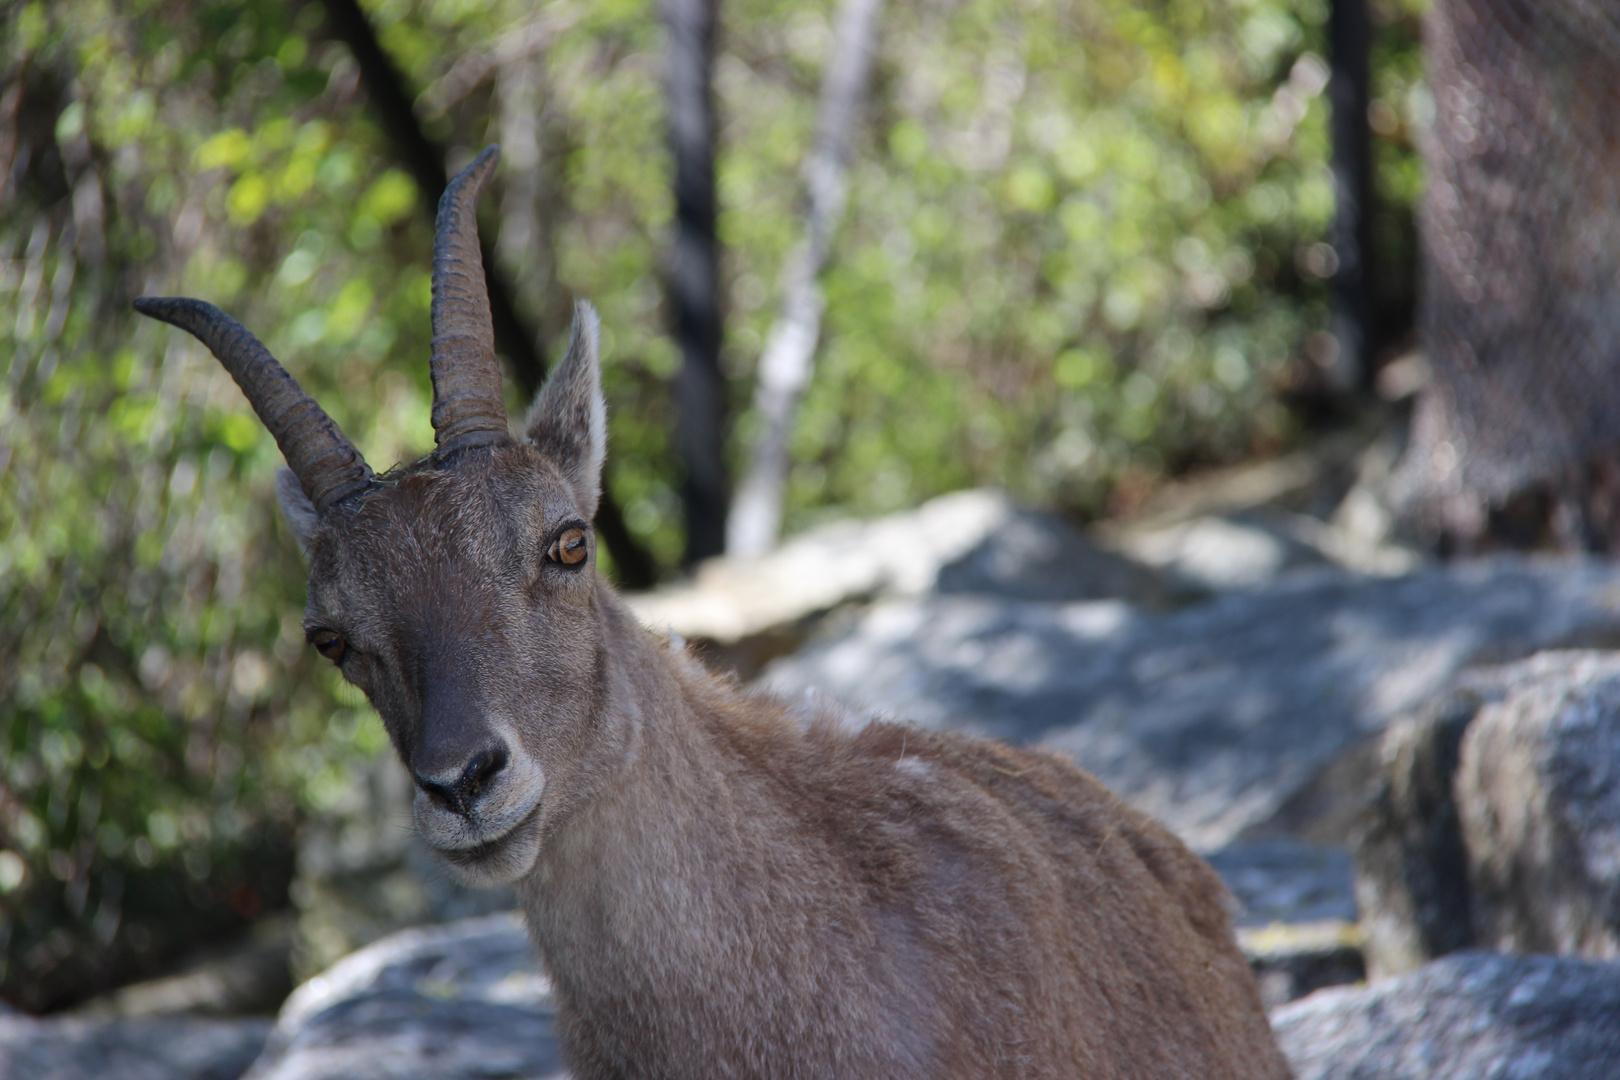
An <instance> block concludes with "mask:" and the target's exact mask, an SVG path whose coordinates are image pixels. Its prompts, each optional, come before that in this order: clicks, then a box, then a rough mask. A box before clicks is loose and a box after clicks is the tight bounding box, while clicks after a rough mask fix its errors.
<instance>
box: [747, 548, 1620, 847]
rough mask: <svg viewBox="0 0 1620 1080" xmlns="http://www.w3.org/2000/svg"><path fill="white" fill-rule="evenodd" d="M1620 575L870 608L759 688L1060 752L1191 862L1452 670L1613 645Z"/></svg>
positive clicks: (1548, 565) (1319, 581)
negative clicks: (832, 699) (1147, 818)
mask: <svg viewBox="0 0 1620 1080" xmlns="http://www.w3.org/2000/svg"><path fill="white" fill-rule="evenodd" d="M1617 609H1620V569H1616V568H1615V567H1612V566H1609V565H1606V564H1602V563H1598V562H1595V561H1568V562H1551V561H1527V560H1519V559H1507V558H1503V559H1495V560H1489V561H1483V562H1478V563H1469V564H1463V565H1452V566H1444V567H1435V568H1431V569H1426V570H1421V571H1418V572H1416V573H1413V574H1410V575H1407V576H1404V577H1398V578H1379V577H1367V576H1361V575H1356V574H1350V573H1345V572H1341V571H1301V572H1299V573H1297V574H1295V575H1293V576H1291V577H1289V578H1287V579H1285V580H1282V581H1279V582H1278V583H1276V584H1274V585H1272V586H1270V587H1268V588H1264V589H1259V590H1256V591H1254V592H1248V593H1232V594H1228V595H1226V596H1223V597H1222V598H1220V599H1218V600H1216V601H1213V602H1211V603H1208V604H1205V605H1202V606H1199V607H1194V608H1189V609H1186V610H1182V611H1177V612H1172V613H1170V614H1164V615H1149V614H1144V613H1142V612H1140V611H1139V610H1137V609H1135V608H1133V607H1131V606H1129V605H1126V604H1123V603H1119V602H1106V601H1104V602H1091V603H1069V604H1042V603H1031V602H1020V601H1006V600H996V599H990V598H984V597H944V596H941V597H924V598H918V599H901V600H891V601H886V602H882V603H879V604H877V605H874V607H873V608H872V609H871V611H870V612H868V613H867V614H865V615H864V616H863V617H861V618H860V619H859V620H858V621H857V622H856V623H855V624H854V625H853V626H852V627H850V628H849V629H848V630H846V631H845V632H843V633H841V634H838V635H835V636H833V637H831V638H829V639H827V640H825V641H822V642H820V643H818V644H815V645H812V646H810V647H808V648H806V649H805V650H804V651H803V652H801V653H800V654H798V655H796V656H794V657H792V658H789V659H785V660H779V661H777V662H776V663H774V664H772V665H771V666H770V667H769V668H768V669H767V671H766V672H765V674H764V676H763V677H762V682H763V683H764V684H765V685H768V686H770V687H773V688H775V689H777V690H779V691H782V692H785V693H789V694H791V693H796V692H802V691H807V690H810V689H818V690H820V691H823V692H826V693H829V694H831V695H833V696H836V697H840V698H843V699H845V700H848V701H850V702H853V703H856V704H858V705H865V706H871V707H875V708H877V709H880V710H883V711H886V712H889V713H892V714H894V715H896V716H898V717H900V718H903V719H908V720H912V721H915V722H918V723H921V724H924V725H927V726H938V727H952V728H960V729H966V730H969V731H974V732H978V733H981V734H985V735H990V736H994V737H998V738H1002V739H1006V740H1008V741H1010V742H1014V743H1036V742H1040V743H1045V744H1047V745H1049V746H1051V747H1054V748H1056V749H1058V750H1062V751H1066V752H1068V753H1070V754H1072V755H1073V756H1074V758H1075V759H1076V760H1077V761H1078V762H1079V763H1080V764H1081V765H1082V766H1084V767H1085V768H1087V769H1090V770H1091V771H1092V772H1094V773H1095V774H1097V775H1098V776H1099V777H1100V778H1101V779H1102V780H1103V781H1104V782H1105V783H1107V784H1108V785H1109V786H1110V787H1112V788H1113V789H1114V790H1115V791H1117V792H1119V793H1120V794H1121V795H1122V796H1124V797H1125V798H1126V799H1127V800H1128V801H1130V802H1131V803H1133V804H1134V805H1136V806H1138V807H1140V808H1142V809H1144V810H1146V811H1148V812H1149V813H1152V814H1154V815H1155V816H1157V817H1159V818H1160V819H1161V820H1163V821H1165V822H1166V823H1167V824H1168V825H1169V826H1170V827H1171V828H1172V829H1174V830H1175V831H1176V832H1177V833H1179V834H1180V835H1181V836H1182V837H1183V838H1184V839H1186V840H1188V841H1189V842H1191V843H1192V845H1193V846H1194V847H1196V848H1199V849H1201V850H1206V851H1210V850H1216V849H1219V848H1221V847H1224V846H1225V845H1226V844H1228V843H1230V842H1231V841H1232V840H1234V839H1236V838H1237V837H1238V836H1239V835H1240V834H1242V833H1243V832H1244V831H1245V830H1248V829H1253V828H1256V827H1259V826H1262V825H1264V824H1265V823H1266V822H1267V821H1268V820H1269V819H1271V818H1272V817H1273V816H1274V815H1276V814H1277V813H1278V812H1279V810H1280V809H1281V808H1282V807H1283V806H1284V805H1285V804H1286V803H1287V802H1288V800H1289V799H1290V798H1292V797H1294V796H1296V795H1298V794H1299V793H1300V792H1302V791H1304V790H1305V789H1307V788H1308V786H1309V785H1311V784H1312V783H1313V782H1314V780H1315V779H1316V778H1317V777H1318V776H1319V775H1321V774H1322V772H1323V771H1324V770H1326V769H1328V768H1329V767H1330V766H1331V765H1332V764H1333V762H1334V761H1335V760H1336V759H1337V758H1338V757H1339V756H1340V755H1342V754H1343V753H1345V752H1346V751H1347V750H1349V749H1350V748H1352V747H1355V746H1357V745H1358V744H1360V743H1362V742H1364V741H1365V739H1366V738H1367V737H1368V736H1370V735H1373V734H1376V733H1378V732H1381V731H1382V730H1383V729H1384V727H1386V726H1387V725H1388V724H1389V722H1390V721H1391V720H1392V719H1393V718H1395V717H1397V716H1399V715H1401V714H1402V713H1404V712H1406V711H1409V710H1411V709H1413V708H1415V707H1416V706H1417V705H1418V704H1419V703H1421V702H1422V701H1423V700H1424V699H1426V698H1428V697H1430V696H1431V695H1433V694H1435V693H1437V692H1438V691H1440V690H1441V689H1442V688H1443V687H1445V686H1446V685H1448V684H1449V683H1450V681H1451V680H1452V679H1453V677H1454V676H1455V675H1456V673H1457V672H1458V671H1459V670H1460V669H1461V668H1463V667H1464V666H1466V665H1470V664H1477V663H1481V662H1486V661H1499V660H1507V659H1512V658H1516V657H1520V656H1524V655H1526V654H1528V653H1531V652H1534V651H1536V650H1537V649H1541V648H1547V647H1550V646H1557V645H1572V644H1607V643H1612V642H1615V641H1620V610H1617Z"/></svg>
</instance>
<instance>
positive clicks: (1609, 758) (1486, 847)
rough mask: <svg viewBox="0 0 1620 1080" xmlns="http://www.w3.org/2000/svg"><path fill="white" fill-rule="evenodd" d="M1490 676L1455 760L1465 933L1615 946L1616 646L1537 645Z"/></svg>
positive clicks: (1548, 948)
mask: <svg viewBox="0 0 1620 1080" xmlns="http://www.w3.org/2000/svg"><path fill="white" fill-rule="evenodd" d="M1498 675H1499V677H1500V678H1501V680H1502V682H1503V684H1504V685H1505V686H1507V687H1508V688H1509V689H1508V691H1507V692H1506V694H1505V695H1504V696H1503V697H1502V699H1501V700H1500V701H1496V702H1493V703H1488V704H1486V705H1484V707H1483V708H1481V709H1480V710H1479V714H1478V715H1477V716H1476V717H1474V720H1473V722H1472V723H1471V724H1469V725H1468V730H1467V732H1466V734H1465V735H1464V736H1463V740H1462V752H1461V759H1460V761H1459V764H1458V768H1457V780H1456V797H1457V805H1458V809H1459V813H1460V816H1461V819H1462V833H1463V841H1464V846H1465V848H1466V850H1467V853H1468V877H1469V885H1470V889H1471V892H1472V908H1473V916H1474V931H1475V935H1476V939H1477V940H1478V942H1479V944H1480V945H1482V946H1488V947H1491V948H1498V949H1505V950H1511V951H1519V952H1549V953H1558V954H1563V955H1582V956H1591V957H1604V958H1613V957H1616V956H1620V655H1617V654H1614V653H1595V652H1553V653H1544V654H1542V655H1540V656H1536V657H1532V658H1531V659H1529V660H1527V661H1525V662H1523V663H1521V664H1515V665H1513V666H1511V667H1508V668H1504V669H1502V670H1501V671H1500V672H1499V673H1498ZM1617 1071H1620V1064H1617Z"/></svg>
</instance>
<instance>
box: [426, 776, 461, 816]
mask: <svg viewBox="0 0 1620 1080" xmlns="http://www.w3.org/2000/svg"><path fill="white" fill-rule="evenodd" d="M416 786H417V787H419V788H421V789H422V790H423V791H425V792H427V794H428V797H429V798H431V799H432V800H433V801H434V802H436V803H438V804H439V805H441V806H443V807H445V808H446V809H447V810H453V811H455V812H456V813H458V814H465V813H466V812H467V808H466V806H465V805H464V804H463V802H462V799H461V796H460V795H458V794H456V792H455V790H454V789H453V788H451V787H448V786H447V785H445V784H435V783H434V782H433V781H431V780H424V779H422V778H421V777H420V776H418V777H416Z"/></svg>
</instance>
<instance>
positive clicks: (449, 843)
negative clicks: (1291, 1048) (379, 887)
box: [307, 357, 1287, 1080]
mask: <svg viewBox="0 0 1620 1080" xmlns="http://www.w3.org/2000/svg"><path fill="white" fill-rule="evenodd" d="M593 359H594V357H593ZM559 377H563V378H567V377H578V378H586V377H587V376H585V375H578V374H576V375H573V376H570V375H569V374H568V373H566V372H565V373H563V374H561V375H560V376H559ZM588 377H589V379H590V380H591V381H592V384H593V386H594V380H595V377H596V376H595V369H594V363H593V364H591V365H590V370H589V374H588ZM559 396H565V395H559ZM542 404H543V402H542ZM576 404H577V402H576ZM537 411H539V412H540V415H538V416H537V417H536V418H535V419H534V421H533V423H534V424H535V425H536V426H538V427H541V428H545V427H546V426H547V425H550V426H551V427H556V426H558V425H562V426H568V425H569V424H570V423H578V424H584V423H588V422H589V421H588V418H584V413H583V412H581V410H578V409H574V410H573V412H574V413H576V414H578V416H577V417H576V419H575V420H574V421H568V420H566V419H563V420H559V419H558V418H557V417H556V416H550V417H548V416H547V415H546V414H545V412H544V410H537ZM531 434H533V431H532V429H531ZM550 434H551V436H553V437H551V438H550V439H549V440H544V439H530V440H528V441H525V442H522V443H518V444H515V445H509V446H502V447H494V448H487V449H480V450H475V451H468V452H465V453H462V454H459V455H456V456H455V457H454V458H452V459H451V460H449V461H446V462H435V461H432V460H429V461H425V462H423V463H421V464H419V465H418V466H414V467H412V468H411V469H408V470H404V471H403V472H401V473H399V474H398V475H395V476H393V477H392V478H390V479H389V482H388V483H387V484H386V485H385V486H383V487H381V488H379V489H377V490H375V491H373V492H372V493H370V494H368V495H367V496H365V497H364V498H363V499H361V500H358V501H357V502H356V503H354V504H352V505H349V506H347V507H345V508H344V509H343V510H342V511H341V512H339V513H333V514H329V515H327V517H326V518H325V519H323V520H322V521H321V523H320V525H319V528H318V530H317V531H316V532H315V534H314V535H313V536H312V537H311V538H310V540H309V551H310V556H311V575H310V598H309V609H308V616H307V621H308V624H309V626H310V628H311V630H312V631H314V630H317V629H322V628H325V629H329V630H333V631H337V632H339V633H341V634H342V635H343V636H344V638H345V639H346V640H347V642H348V652H347V654H346V655H345V657H344V659H343V663H342V668H343V673H344V675H345V676H346V677H347V678H349V679H350V680H351V681H353V682H355V683H356V684H357V685H359V686H360V687H361V688H362V689H364V690H365V691H366V692H367V694H368V695H369V696H370V698H371V700H372V701H373V702H374V703H375V704H376V706H377V708H378V710H379V712H381V714H382V716H383V718H384V721H385V723H386V724H387V726H388V729H389V732H390V735H391V736H392V738H393V740H394V742H395V745H396V747H397V748H398V749H399V751H400V754H401V757H402V759H403V760H405V762H406V763H407V765H408V766H409V767H410V768H412V770H413V772H415V773H416V774H417V775H418V777H419V784H420V783H421V782H422V779H423V778H424V777H425V778H426V779H428V780H430V781H431V780H432V776H430V775H428V773H431V771H432V769H435V768H436V769H439V773H438V774H434V775H440V774H442V775H443V776H445V777H449V776H451V775H452V774H453V773H454V772H455V770H456V769H458V768H460V765H459V763H460V762H462V761H464V760H466V759H467V757H468V756H469V755H470V754H471V753H472V752H473V750H475V749H476V748H477V747H479V746H486V745H489V744H490V741H491V740H492V739H494V740H497V741H501V742H502V744H503V745H505V746H507V747H508V748H509V749H510V763H509V764H508V765H507V766H506V767H505V768H503V769H501V770H500V771H499V772H498V773H496V774H494V776H493V778H492V779H490V780H489V782H488V783H487V785H485V786H484V787H483V788H481V789H480V791H479V793H478V795H477V796H476V801H475V802H474V804H473V808H472V809H471V810H467V811H465V812H452V810H450V809H447V808H446V805H444V804H443V801H442V800H437V801H436V800H435V799H434V798H433V797H431V796H430V794H429V791H428V789H430V788H431V787H432V784H431V783H429V784H428V787H427V788H424V789H423V790H422V791H421V793H419V795H418V797H417V818H418V823H419V825H420V826H421V828H422V832H423V835H424V837H425V838H426V839H427V840H428V841H429V842H430V843H431V844H433V845H434V846H435V847H437V848H439V849H440V850H441V852H442V853H443V854H444V855H445V857H446V859H447V860H448V861H449V863H450V865H451V866H452V867H454V868H456V869H457V870H458V871H459V873H460V874H461V875H462V876H463V877H465V878H466V879H467V880H469V881H474V882H487V881H496V880H509V881H514V882H515V883H516V887H517V889H518V891H519V895H520V897H521V898H522V902H523V906H524V909H525V911H526V913H527V916H528V921H529V926H530V931H531V934H532V936H533V939H534V941H535V944H536V945H537V947H538V949H539V952H540V955H541V957H542V959H543V961H544V964H545V967H546V969H547V970H548V971H549V972H550V974H551V977H552V979H553V981H554V983H555V987H556V992H557V996H558V1000H559V1003H560V1010H561V1011H560V1017H561V1034H562V1037H563V1040H564V1044H565V1046H566V1048H567V1050H568V1052H569V1054H570V1057H571V1062H572V1066H573V1069H574V1072H575V1075H576V1076H578V1077H580V1078H581V1080H607V1078H619V1080H631V1078H641V1077H645V1078H649V1080H651V1078H660V1080H675V1078H686V1077H690V1078H694V1080H695V1078H718V1077H761V1078H790V1077H806V1078H809V1077H817V1078H821V1077H870V1078H873V1080H897V1078H903V1077H929V1078H944V1077H1075V1078H1091V1080H1103V1078H1109V1080H1112V1078H1123V1077H1141V1078H1168V1077H1186V1078H1199V1080H1214V1078H1223V1077H1229V1078H1233V1080H1237V1078H1243V1080H1249V1078H1270V1077H1285V1076H1287V1068H1286V1066H1285V1064H1284V1063H1283V1060H1282V1058H1281V1057H1280V1055H1279V1053H1278V1051H1277V1049H1276V1046H1275V1044H1274V1043H1273V1041H1272V1037H1271V1032H1270V1029H1269V1027H1268V1025H1267V1021H1266V1017H1265V1014H1264V1012H1263V1010H1262V1008H1261V1005H1260V1001H1259V999H1258V995H1257V994H1256V991H1255V987H1254V983H1253V981H1252V979H1251V977H1250V974H1249V970H1248V967H1247V964H1246V963H1245V961H1244V958H1243V956H1242V955H1241V954H1240V952H1239V951H1238V949H1237V947H1236V945H1235V944H1234V940H1233V935H1232V931H1231V928H1230V924H1229V919H1228V915H1227V905H1228V903H1229V898H1228V896H1227V894H1226V892H1225V890H1224V888H1223V887H1222V885H1221V883H1220V881H1219V880H1218V879H1217V877H1216V876H1215V874H1214V872H1213V871H1211V870H1210V868H1209V867H1208V866H1207V865H1206V864H1205V863H1204V862H1203V861H1202V860H1200V859H1198V858H1197V857H1196V856H1194V855H1193V854H1192V853H1190V852H1189V851H1188V850H1187V849H1186V848H1185V847H1184V846H1183V845H1182V844H1181V843H1180V842H1179V841H1177V840H1176V839H1175V838H1174V837H1173V836H1171V835H1170V834H1169V833H1168V832H1167V831H1166V830H1165V829H1164V828H1163V827H1161V826H1160V825H1158V824H1157V823H1156V822H1154V821H1152V820H1151V819H1149V818H1147V817H1145V816H1144V815H1142V814H1140V813H1137V812H1136V811H1134V810H1132V809H1130V808H1129V807H1127V806H1125V805H1124V804H1122V803H1121V802H1120V801H1119V800H1118V799H1116V798H1115V797H1114V796H1112V795H1111V794H1109V793H1108V792H1107V791H1106V790H1105V789H1104V788H1103V787H1102V785H1101V784H1099V783H1098V782H1097V781H1096V780H1095V779H1093V778H1092V777H1090V776H1089V775H1087V774H1086V773H1084V772H1082V771H1080V770H1079V769H1076V768H1075V767H1074V766H1072V765H1070V764H1068V763H1066V762H1064V761H1063V760H1061V759H1058V758H1056V757H1053V756H1050V755H1045V754H1040V753H1035V752H1029V751H1021V750H1014V749H1011V748H1009V747H1006V746H1003V745H1000V744H996V743H991V742H985V741H981V740H977V739H971V738H967V737H963V736H960V735H950V734H940V733H934V732H927V731H923V730H920V729H917V728H912V727H906V726H903V725H898V724H889V723H881V722H859V721H855V720H852V718H851V717H850V715H849V714H848V713H847V712H846V711H844V710H843V709H841V708H839V707H836V706H834V705H831V704H827V703H821V702H818V701H815V700H806V701H803V702H800V703H798V704H787V703H783V702H780V701H776V700H773V699H771V698H769V697H765V696H761V695H757V694H749V693H745V692H743V691H742V690H740V689H738V688H737V687H735V686H733V685H731V684H729V683H727V682H724V681H719V680H716V679H714V678H712V677H711V676H709V675H707V674H706V673H704V671H703V670H702V669H701V668H700V667H699V666H698V665H697V664H696V663H695V662H694V661H692V660H691V659H689V658H688V657H687V655H686V654H685V653H684V651H683V650H682V649H681V648H680V647H678V646H673V645H671V644H669V643H668V642H665V641H663V640H661V639H658V638H656V637H654V636H653V635H651V634H649V633H648V632H647V631H645V630H644V629H642V628H641V627H640V626H639V625H637V624H636V622H635V620H634V618H633V617H632V616H631V615H630V614H629V613H628V612H627V610H626V609H625V607H624V606H623V605H622V603H621V602H620V601H619V599H618V598H617V597H616V596H615V595H614V593H613V591H612V589H611V588H610V587H609V586H608V585H606V584H605V583H604V582H602V581H601V580H599V579H598V578H597V577H596V576H595V573H594V562H595V548H594V543H595V541H594V539H593V540H592V541H591V544H592V547H591V557H590V558H589V559H588V560H587V564H586V565H585V567H584V569H583V571H580V570H575V569H573V568H566V567H563V566H560V565H558V564H556V563H553V562H548V561H547V560H546V559H545V557H544V552H545V551H546V544H547V543H548V542H549V538H551V537H552V536H553V535H555V534H556V531H557V530H558V529H559V528H561V527H563V526H564V525H565V524H566V522H568V521H569V520H571V519H576V518H587V517H588V516H589V514H590V512H592V511H593V510H594V502H595V485H596V482H597V481H596V477H595V475H594V474H592V475H589V476H588V477H586V479H585V481H582V479H581V474H580V471H579V468H578V464H577V462H572V463H570V462H561V463H559V462H557V461H553V460H551V459H550V457H549V456H548V455H547V454H546V453H544V452H542V450H541V449H540V446H541V445H552V446H556V445H563V446H567V445H573V444H578V443H579V440H574V441H573V443H570V440H568V439H566V438H565V439H561V440H559V439H558V438H556V437H555V436H556V435H557V433H556V432H555V431H552V432H551V433H550ZM589 441H590V440H588V439H587V440H585V443H586V444H588V443H589ZM587 452H589V447H588V446H587ZM598 460H599V457H598ZM586 481H588V482H586ZM447 688H448V689H447ZM435 702H438V703H439V704H434V703H435ZM445 702H448V703H449V704H448V705H446V704H444V703H445ZM430 714H432V716H435V717H437V719H436V720H433V724H435V725H437V728H436V729H434V730H432V731H430V730H429V727H430V725H429V718H430ZM447 717H448V718H449V719H448V720H447V719H446V718H447ZM430 744H431V745H430ZM425 748H426V749H425ZM429 749H431V750H432V753H428V750H429ZM434 755H437V756H434ZM458 755H459V756H458ZM424 762H429V764H424ZM445 762H449V763H450V764H449V765H445V764H444V763H445ZM424 770H427V772H424Z"/></svg>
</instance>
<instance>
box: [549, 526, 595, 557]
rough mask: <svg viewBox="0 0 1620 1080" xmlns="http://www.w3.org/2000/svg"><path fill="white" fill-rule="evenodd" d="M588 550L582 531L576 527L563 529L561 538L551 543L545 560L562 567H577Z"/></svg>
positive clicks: (583, 531)
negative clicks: (560, 564) (559, 564)
mask: <svg viewBox="0 0 1620 1080" xmlns="http://www.w3.org/2000/svg"><path fill="white" fill-rule="evenodd" d="M588 549H589V545H588V544H587V543H586V542H585V530H584V529H581V528H577V527H576V528H572V529H565V530H564V531H563V533H562V535H561V536H559V537H557V539H555V540H553V541H552V542H551V549H550V550H549V551H547V552H546V558H548V559H550V560H551V561H552V562H557V563H562V564H563V565H564V566H578V565H579V564H580V563H582V562H584V561H585V556H586V554H588Z"/></svg>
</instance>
